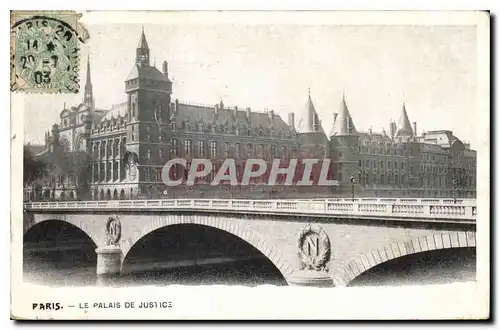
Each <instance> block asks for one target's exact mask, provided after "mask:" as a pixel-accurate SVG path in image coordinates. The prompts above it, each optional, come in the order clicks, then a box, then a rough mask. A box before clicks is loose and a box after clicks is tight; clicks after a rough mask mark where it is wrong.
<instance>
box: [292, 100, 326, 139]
mask: <svg viewBox="0 0 500 330" xmlns="http://www.w3.org/2000/svg"><path fill="white" fill-rule="evenodd" d="M297 132H299V133H311V132H324V130H323V127H321V122H320V120H319V116H318V113H317V112H316V108H315V107H314V103H313V101H312V99H311V92H310V91H309V95H308V97H307V102H306V106H305V107H304V109H303V110H302V113H301V114H300V118H299V122H298V124H297Z"/></svg>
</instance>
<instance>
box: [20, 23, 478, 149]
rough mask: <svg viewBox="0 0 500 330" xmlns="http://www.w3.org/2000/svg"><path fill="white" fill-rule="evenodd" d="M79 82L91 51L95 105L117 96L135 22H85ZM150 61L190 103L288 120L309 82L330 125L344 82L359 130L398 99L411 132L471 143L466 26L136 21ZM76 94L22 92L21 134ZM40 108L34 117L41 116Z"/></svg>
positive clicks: (392, 109) (378, 122) (471, 60)
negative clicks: (441, 133)
mask: <svg viewBox="0 0 500 330" xmlns="http://www.w3.org/2000/svg"><path fill="white" fill-rule="evenodd" d="M87 28H88V30H89V33H90V40H89V41H88V42H87V44H85V45H83V46H82V60H83V63H82V65H81V69H82V75H81V77H82V85H81V89H82V91H83V84H84V82H85V68H86V63H85V61H86V55H87V53H88V52H90V56H91V71H92V81H93V85H94V95H95V99H96V106H97V107H99V108H108V107H110V106H111V105H112V104H113V103H119V102H122V101H124V100H125V92H124V79H125V77H126V76H127V74H128V73H129V71H130V70H131V68H132V65H133V63H134V58H135V48H136V45H137V42H138V40H139V36H140V31H141V25H140V24H100V25H99V24H87ZM144 29H145V33H146V37H147V41H148V43H149V47H150V49H151V62H152V63H153V62H154V58H156V66H157V67H158V68H159V69H161V63H162V62H163V60H167V61H168V62H169V72H170V77H171V79H172V80H173V82H174V85H173V90H174V94H173V98H179V99H180V100H187V101H192V102H196V103H205V104H215V103H218V102H219V100H220V99H222V100H223V101H224V103H225V104H227V105H239V106H240V107H241V106H243V107H246V106H249V107H251V108H252V109H255V110H263V109H264V108H269V109H273V110H275V111H276V112H277V113H279V114H280V115H281V116H282V117H283V119H284V120H285V121H286V119H287V113H288V112H295V113H296V123H297V122H298V120H299V116H300V112H301V111H302V109H303V108H304V106H305V102H306V100H307V90H308V88H309V87H310V89H311V96H312V99H313V101H314V103H315V106H316V110H317V111H318V113H319V116H320V119H321V120H322V122H323V126H324V129H325V131H326V132H327V133H329V132H330V129H331V125H332V121H333V113H334V112H336V111H338V109H339V105H340V100H341V97H342V92H343V90H345V94H346V99H347V105H348V107H349V110H350V112H351V115H352V117H353V119H354V123H355V125H356V127H357V128H358V129H359V130H368V129H369V128H370V127H372V128H373V130H374V131H381V130H382V128H385V129H386V130H388V123H389V119H393V120H396V121H397V120H398V119H399V116H400V112H401V106H402V102H403V101H405V102H406V108H407V110H408V115H409V118H410V121H412V122H413V121H417V126H418V131H419V132H421V131H422V130H423V129H425V130H436V129H447V130H453V131H454V132H455V134H456V135H457V136H458V137H459V138H461V139H462V140H470V141H471V142H472V147H474V145H475V144H476V143H478V141H477V137H476V135H477V131H476V130H477V127H475V126H474V125H473V124H471V121H470V120H468V118H471V117H472V118H474V114H475V112H476V111H477V105H476V84H477V81H476V80H477V79H476V75H477V72H476V67H477V63H476V62H477V56H476V51H477V50H476V48H477V46H476V30H475V27H474V26H359V25H358V26H348V25H343V26H339V25H337V26H334V25H306V26H301V25H275V26H274V25H269V24H266V25H243V24H224V25H214V24H198V25H197V24H193V23H191V24H189V25H182V24H162V25H160V24H144ZM81 99H82V95H81V94H80V95H52V96H47V95H30V96H29V97H28V98H27V102H26V108H25V118H26V120H25V127H26V133H25V139H26V140H28V141H30V142H32V143H37V142H40V143H42V142H43V136H44V131H45V130H47V129H49V128H50V126H51V125H52V123H54V122H58V120H59V113H60V111H61V110H62V107H63V104H64V102H66V103H67V105H68V106H69V105H73V104H77V103H79V102H80V101H81ZM41 113H43V116H41V115H40V114H41Z"/></svg>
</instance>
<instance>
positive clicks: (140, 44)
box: [137, 26, 149, 49]
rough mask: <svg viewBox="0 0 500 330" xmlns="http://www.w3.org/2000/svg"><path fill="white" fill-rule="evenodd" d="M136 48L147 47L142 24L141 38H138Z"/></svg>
mask: <svg viewBox="0 0 500 330" xmlns="http://www.w3.org/2000/svg"><path fill="white" fill-rule="evenodd" d="M137 48H143V49H146V48H147V49H149V46H148V42H147V41H146V35H145V34H144V26H143V27H142V33H141V38H140V39H139V43H138V44H137Z"/></svg>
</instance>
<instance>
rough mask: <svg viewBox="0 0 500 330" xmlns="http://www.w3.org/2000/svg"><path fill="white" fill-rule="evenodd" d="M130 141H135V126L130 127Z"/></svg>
mask: <svg viewBox="0 0 500 330" xmlns="http://www.w3.org/2000/svg"><path fill="white" fill-rule="evenodd" d="M132 141H135V126H132Z"/></svg>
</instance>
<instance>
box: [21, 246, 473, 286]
mask: <svg viewBox="0 0 500 330" xmlns="http://www.w3.org/2000/svg"><path fill="white" fill-rule="evenodd" d="M25 257H26V259H25V262H24V275H23V276H24V280H25V281H26V282H30V283H33V284H41V285H48V286H54V287H72V286H94V285H99V286H114V287H122V286H142V285H158V286H165V285H171V284H181V285H182V284H184V285H213V284H223V285H246V286H256V285H261V284H271V285H286V282H285V281H284V279H283V278H282V277H281V276H280V275H279V274H277V273H276V270H275V269H273V267H271V266H270V265H269V264H268V263H266V261H267V260H262V259H261V258H249V259H243V260H232V259H230V258H215V259H213V260H208V261H207V260H205V264H203V263H201V262H197V263H198V264H197V265H195V264H194V263H193V262H189V261H186V262H184V263H182V262H181V263H179V262H177V263H174V262H165V261H147V262H143V264H140V263H139V264H135V265H133V267H130V269H132V270H133V272H131V273H127V274H122V275H120V276H118V277H115V278H103V277H98V276H97V275H96V267H95V263H89V262H88V261H86V260H80V261H76V260H77V259H71V262H68V258H65V259H61V258H53V259H52V260H50V261H49V260H46V259H44V258H32V257H30V256H29V255H27V256H25ZM66 257H67V255H66ZM75 261H76V262H75ZM475 263H476V258H475V252H474V251H473V250H468V249H463V250H458V251H453V250H449V251H447V252H444V253H440V254H436V255H416V256H411V257H407V258H406V259H404V260H393V261H390V262H386V263H385V264H382V265H379V266H377V267H374V268H372V269H371V270H369V271H367V272H365V273H364V274H362V275H360V276H359V277H358V278H356V279H355V280H354V281H353V282H351V284H350V286H397V285H415V284H421V285H425V284H444V283H452V282H468V281H474V280H475V274H476V271H475V269H476V267H475ZM183 264H184V266H183ZM175 265H177V266H175Z"/></svg>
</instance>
